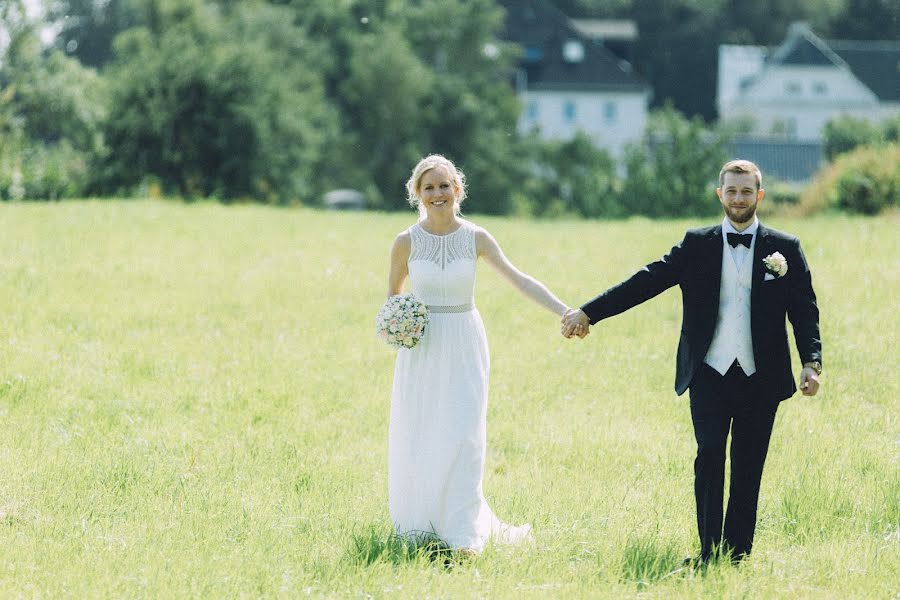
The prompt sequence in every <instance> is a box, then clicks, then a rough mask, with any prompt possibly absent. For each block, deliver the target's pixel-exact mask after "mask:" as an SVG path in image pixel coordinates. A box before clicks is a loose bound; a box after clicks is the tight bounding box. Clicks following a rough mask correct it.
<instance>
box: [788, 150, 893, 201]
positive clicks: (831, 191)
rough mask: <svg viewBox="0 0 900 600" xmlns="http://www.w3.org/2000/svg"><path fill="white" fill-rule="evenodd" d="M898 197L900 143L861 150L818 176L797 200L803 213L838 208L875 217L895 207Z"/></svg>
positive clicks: (849, 153)
mask: <svg viewBox="0 0 900 600" xmlns="http://www.w3.org/2000/svg"><path fill="white" fill-rule="evenodd" d="M898 194H900V144H888V145H885V146H879V147H871V148H870V147H861V148H857V149H856V150H853V151H851V152H848V153H847V154H843V155H841V156H839V157H838V158H837V160H835V161H834V163H832V164H831V165H829V166H828V167H826V168H825V169H824V170H823V171H821V172H820V173H819V175H818V176H817V177H816V179H815V180H814V181H813V183H812V184H811V185H810V186H809V187H808V188H807V189H806V191H805V192H804V193H803V195H802V196H801V198H800V206H801V208H802V212H803V213H805V214H809V213H812V212H816V211H818V210H822V209H828V208H832V209H838V210H845V211H847V212H851V213H860V214H866V215H874V214H878V213H879V212H881V211H883V210H886V209H891V208H895V207H896V206H897V196H898Z"/></svg>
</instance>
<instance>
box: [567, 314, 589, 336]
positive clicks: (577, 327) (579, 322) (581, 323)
mask: <svg viewBox="0 0 900 600" xmlns="http://www.w3.org/2000/svg"><path fill="white" fill-rule="evenodd" d="M590 328H591V324H590V320H589V319H588V316H587V315H586V314H584V311H582V310H580V309H578V308H570V309H569V310H567V311H566V314H564V315H563V318H562V323H561V325H560V333H562V335H563V337H564V338H571V337H572V336H573V335H576V336H578V337H579V338H582V339H583V338H584V337H585V336H586V335H587V334H589V333H590Z"/></svg>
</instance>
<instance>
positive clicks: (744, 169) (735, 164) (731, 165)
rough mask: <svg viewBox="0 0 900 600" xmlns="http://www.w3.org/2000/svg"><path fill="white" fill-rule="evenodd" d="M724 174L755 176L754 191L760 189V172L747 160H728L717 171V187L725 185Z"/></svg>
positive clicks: (754, 164)
mask: <svg viewBox="0 0 900 600" xmlns="http://www.w3.org/2000/svg"><path fill="white" fill-rule="evenodd" d="M725 173H753V174H754V175H755V176H756V189H760V188H762V171H760V170H759V167H757V166H756V163H752V162H750V161H749V160H743V159H737V160H730V161H728V162H727V163H725V165H724V166H723V167H722V170H721V171H719V187H722V186H723V185H724V184H725Z"/></svg>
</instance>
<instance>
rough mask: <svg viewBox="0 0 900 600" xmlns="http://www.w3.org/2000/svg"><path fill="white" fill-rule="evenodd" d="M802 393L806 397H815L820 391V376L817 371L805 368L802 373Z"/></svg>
mask: <svg viewBox="0 0 900 600" xmlns="http://www.w3.org/2000/svg"><path fill="white" fill-rule="evenodd" d="M800 391H801V392H803V395H804V396H815V395H816V392H818V391H819V376H818V375H817V374H816V371H815V369H812V368H810V367H803V370H802V371H800Z"/></svg>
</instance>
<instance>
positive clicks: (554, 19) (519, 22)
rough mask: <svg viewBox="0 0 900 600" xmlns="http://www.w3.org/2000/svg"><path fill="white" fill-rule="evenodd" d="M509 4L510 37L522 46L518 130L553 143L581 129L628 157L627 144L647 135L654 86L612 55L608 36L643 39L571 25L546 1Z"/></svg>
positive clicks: (604, 26) (628, 31)
mask: <svg viewBox="0 0 900 600" xmlns="http://www.w3.org/2000/svg"><path fill="white" fill-rule="evenodd" d="M503 4H504V6H505V8H506V10H507V19H506V38H507V39H509V40H510V41H513V42H515V43H517V44H519V45H521V46H522V48H523V55H522V57H521V59H520V63H519V68H518V71H517V75H516V91H517V95H518V97H519V100H520V102H521V104H522V112H521V115H520V118H519V123H518V128H519V131H520V132H521V133H528V132H531V131H537V132H538V134H539V135H540V136H541V137H542V138H544V139H549V140H568V139H571V138H572V137H574V136H575V135H576V133H578V132H579V131H580V132H583V133H584V134H586V135H588V136H589V137H590V138H591V140H593V142H594V145H595V146H597V147H598V148H602V149H605V150H607V151H609V152H610V154H611V155H612V156H613V157H615V158H621V157H622V154H623V151H624V148H625V146H626V145H627V144H628V143H631V142H637V141H639V140H640V139H641V137H642V136H643V134H644V128H645V126H646V123H647V107H648V105H649V103H650V99H651V88H650V86H649V85H648V84H647V83H646V82H645V81H643V79H641V78H640V77H639V76H638V75H637V74H636V73H634V72H633V71H632V68H631V65H630V63H629V62H628V61H627V60H625V59H624V58H622V57H620V56H616V55H615V54H613V52H612V51H610V49H609V48H608V47H607V46H606V43H605V39H604V36H612V35H615V36H619V37H618V39H617V40H616V42H617V43H618V44H623V43H627V38H629V37H633V36H634V35H636V29H635V28H634V27H633V24H630V25H629V26H628V27H623V26H622V25H623V23H622V22H615V23H611V22H599V21H597V22H594V21H592V22H577V21H571V20H569V19H568V18H567V17H566V16H565V15H563V14H562V13H560V12H559V11H558V10H556V9H555V8H553V7H552V6H550V5H548V4H546V3H544V2H537V1H529V0H517V1H508V2H504V3H503ZM610 24H615V25H616V27H610ZM624 24H628V22H624ZM623 38H625V41H623Z"/></svg>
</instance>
